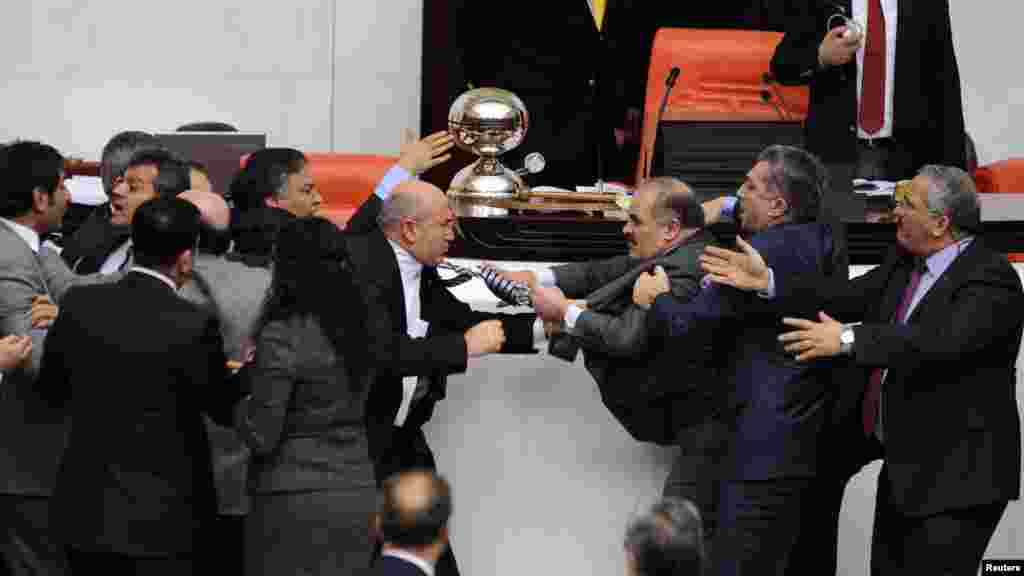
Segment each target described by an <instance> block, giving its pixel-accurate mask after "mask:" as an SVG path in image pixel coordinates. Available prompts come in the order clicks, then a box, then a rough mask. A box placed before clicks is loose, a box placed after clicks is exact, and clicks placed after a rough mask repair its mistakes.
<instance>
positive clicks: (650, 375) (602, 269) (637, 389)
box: [501, 178, 727, 556]
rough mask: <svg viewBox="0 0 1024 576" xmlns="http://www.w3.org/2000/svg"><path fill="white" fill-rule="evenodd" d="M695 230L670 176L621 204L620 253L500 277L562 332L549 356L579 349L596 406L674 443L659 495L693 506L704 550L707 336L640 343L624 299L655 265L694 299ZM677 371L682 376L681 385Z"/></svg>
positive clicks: (708, 489) (697, 212)
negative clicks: (679, 346)
mask: <svg viewBox="0 0 1024 576" xmlns="http://www.w3.org/2000/svg"><path fill="white" fill-rule="evenodd" d="M711 204H712V203H709V207H708V209H709V210H711V209H712V206H711ZM703 228H704V210H703V209H702V207H701V205H700V204H698V203H697V199H696V197H695V196H694V193H693V191H692V190H691V189H690V187H689V186H687V185H686V184H684V183H683V182H681V181H679V180H676V179H674V178H655V179H652V180H647V181H646V182H644V183H643V184H641V185H640V186H639V187H638V188H637V190H636V193H635V194H634V196H633V200H632V202H631V204H630V207H629V219H628V220H627V222H626V224H625V226H624V227H623V229H622V233H623V236H625V238H626V241H627V242H628V243H629V254H624V255H622V256H617V257H614V258H609V259H606V260H599V261H594V262H581V263H572V264H563V265H560V266H555V267H552V268H550V269H548V270H541V271H539V272H537V273H534V272H529V271H518V272H507V271H502V272H501V274H502V275H503V276H505V277H506V278H508V279H510V280H514V281H519V282H525V283H526V284H528V285H529V286H531V288H533V304H534V306H535V307H536V309H537V312H538V314H539V315H540V316H541V318H543V319H544V320H545V321H547V322H549V323H551V324H553V325H554V326H555V330H556V331H558V332H562V333H561V334H556V335H552V337H551V346H550V348H549V350H550V351H551V353H552V354H556V355H559V356H560V357H563V358H568V359H575V355H576V349H577V348H580V347H581V348H583V357H584V363H585V365H586V367H587V370H588V371H589V372H590V374H591V375H592V376H593V377H594V380H595V381H596V382H597V385H598V388H599V389H600V391H601V399H602V401H603V402H604V404H605V405H606V406H607V407H608V408H609V410H611V412H612V414H614V415H615V417H616V418H617V419H618V420H619V422H621V423H622V424H623V426H624V427H625V428H626V430H627V431H629V433H630V434H631V435H632V436H633V437H634V438H636V439H637V440H641V441H645V442H656V443H658V444H663V445H672V444H678V445H679V446H680V453H679V455H678V456H677V457H676V461H675V463H674V464H673V467H672V472H671V473H670V474H669V477H668V478H667V479H666V481H665V490H664V492H665V495H666V496H674V497H679V498H687V499H690V500H693V501H694V502H696V503H697V504H698V505H699V506H700V509H701V510H702V511H703V513H704V516H705V518H706V519H707V520H706V522H705V524H704V530H705V534H704V540H705V543H706V544H707V548H709V549H710V541H711V540H712V539H713V537H714V531H715V525H716V524H715V521H716V520H717V518H715V517H714V512H715V506H716V504H717V492H718V490H717V487H718V481H719V478H718V475H717V473H716V472H715V469H716V468H717V463H718V461H719V460H720V459H721V457H722V450H723V443H722V442H723V440H724V438H725V435H726V432H727V431H726V430H725V429H724V428H723V426H722V424H721V420H720V419H721V416H722V414H721V408H722V402H721V400H722V394H720V393H719V390H718V389H717V386H715V385H714V384H713V383H714V382H715V381H716V374H715V370H714V368H713V365H714V361H713V358H712V356H713V350H712V347H711V340H712V336H713V334H712V333H710V332H707V333H704V334H703V335H704V336H706V337H707V339H706V341H705V342H699V343H698V342H694V344H693V345H694V346H696V347H699V348H700V349H702V350H704V351H705V352H706V353H704V354H702V353H700V352H695V353H693V354H688V355H686V356H683V357H680V355H678V354H676V352H675V350H674V348H672V347H669V348H665V347H664V346H663V345H662V344H663V342H662V341H661V340H660V339H651V338H649V337H648V333H647V320H646V319H647V311H646V310H644V309H642V308H640V307H639V306H637V305H636V304H634V302H633V284H634V282H635V281H636V278H637V277H638V276H640V274H641V273H642V272H644V271H647V270H650V269H651V268H653V267H654V266H655V265H660V266H662V267H663V268H664V270H665V272H666V274H667V275H668V278H669V283H670V285H671V290H672V294H673V295H675V296H676V298H678V299H679V300H681V301H688V300H690V299H691V298H693V297H694V296H696V295H697V293H698V292H699V291H700V276H701V271H700V263H699V262H698V257H699V256H700V255H701V253H702V252H703V250H704V247H705V246H706V245H707V242H708V236H707V234H706V233H705V232H704V230H703ZM566 296H568V297H569V298H577V299H579V300H574V301H570V300H568V299H567V298H566ZM695 340H696V339H695ZM560 349H567V350H568V351H569V354H571V355H563V354H562V353H561V352H560ZM679 374H685V375H686V376H685V378H684V379H682V381H680V378H678V375H679ZM708 555H709V556H710V554H708Z"/></svg>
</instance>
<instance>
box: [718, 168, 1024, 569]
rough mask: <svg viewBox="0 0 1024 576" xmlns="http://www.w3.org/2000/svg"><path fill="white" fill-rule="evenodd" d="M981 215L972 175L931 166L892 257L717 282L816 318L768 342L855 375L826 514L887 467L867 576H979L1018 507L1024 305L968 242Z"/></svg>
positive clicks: (986, 254) (738, 272)
mask: <svg viewBox="0 0 1024 576" xmlns="http://www.w3.org/2000/svg"><path fill="white" fill-rule="evenodd" d="M979 215H980V208H979V205H978V198H977V193H976V191H975V188H974V183H973V180H972V179H971V178H970V176H969V175H967V174H966V173H965V172H964V171H963V170H960V169H959V168H955V167H947V166H933V165H929V166H925V167H924V168H922V169H921V170H920V173H919V174H918V176H917V177H915V178H914V180H913V181H912V183H911V190H910V194H909V196H908V197H907V198H906V199H905V200H903V201H902V203H901V204H900V205H899V206H898V207H897V208H896V216H897V218H898V220H897V239H898V241H899V246H898V247H895V248H894V249H893V250H892V251H891V253H890V254H889V255H888V257H887V258H886V260H885V262H884V263H883V264H882V265H881V266H878V267H877V268H874V269H873V270H871V271H869V272H868V273H867V274H864V275H863V276H860V277H858V278H855V279H853V280H848V281H839V279H835V281H833V282H823V281H822V280H821V279H820V278H814V277H799V276H794V275H792V274H789V273H786V272H781V271H780V270H777V269H774V266H773V265H772V264H771V263H770V262H769V263H767V264H766V263H765V262H764V261H763V260H762V259H761V258H760V256H759V255H758V254H757V252H756V251H754V250H752V249H750V248H749V247H746V248H745V250H746V254H736V253H733V254H724V253H723V257H722V258H719V259H718V260H717V266H718V267H717V268H714V271H715V274H716V278H717V279H718V280H720V281H722V282H725V283H728V284H731V285H734V286H737V287H741V288H744V289H755V288H756V289H759V290H764V291H766V292H767V294H768V295H774V296H775V300H777V302H775V304H777V305H778V307H779V308H780V309H782V310H787V311H789V312H791V313H794V315H796V314H800V315H804V316H805V317H806V316H807V315H812V317H813V315H815V314H817V316H816V321H814V320H803V319H799V318H787V319H786V320H785V322H786V324H789V325H790V326H793V327H794V328H795V330H793V331H792V332H789V333H787V334H784V335H783V336H781V337H780V340H782V341H784V342H786V343H787V344H786V350H787V351H788V352H789V353H791V354H793V355H795V356H796V360H797V361H799V362H806V361H809V360H815V359H819V358H829V357H841V356H847V357H849V358H851V359H852V360H853V361H854V362H855V363H856V364H857V365H858V366H861V367H863V369H864V371H863V372H862V374H861V376H862V378H861V379H860V381H859V382H857V383H856V385H854V386H847V387H846V389H845V390H841V391H840V403H839V405H838V406H837V410H838V411H839V413H840V414H842V415H845V416H846V418H845V420H846V422H847V424H848V425H847V427H846V430H847V432H848V434H847V440H846V441H845V442H843V443H842V444H841V445H839V446H837V448H838V449H840V450H842V453H843V454H845V455H846V460H847V463H846V464H847V465H846V467H845V468H843V469H841V470H837V475H838V474H839V473H840V472H845V474H842V475H840V476H839V478H838V480H837V481H836V483H835V486H834V490H833V498H834V499H835V501H836V503H837V505H838V502H839V501H840V500H841V499H842V488H843V485H844V484H845V481H846V479H847V478H849V476H850V475H852V474H853V473H855V472H856V471H857V470H858V469H859V468H860V467H861V466H862V465H863V464H864V463H866V462H868V461H870V460H872V459H874V458H878V457H882V458H883V459H884V464H883V466H882V471H881V474H880V475H879V479H878V496H877V498H876V504H875V522H874V533H873V535H872V544H871V552H872V553H871V571H872V574H905V573H907V572H908V571H913V572H919V573H922V574H925V573H928V574H933V573H934V574H972V573H974V572H976V571H977V570H978V565H979V563H980V561H981V558H982V554H983V553H984V551H985V547H986V546H987V544H988V541H989V539H990V538H991V536H992V533H993V532H994V531H995V528H996V525H997V524H998V522H999V519H1000V517H1001V516H1002V513H1003V510H1004V509H1005V508H1006V505H1007V502H1008V501H1010V500H1016V499H1017V498H1018V495H1019V492H1020V469H1019V463H1020V454H1021V452H1020V450H1021V447H1020V422H1019V418H1018V415H1017V402H1016V398H1015V389H1016V369H1015V364H1016V360H1017V354H1018V352H1019V350H1020V341H1021V332H1022V327H1024V292H1022V289H1021V281H1020V278H1019V276H1018V275H1017V272H1016V271H1015V270H1014V269H1013V268H1012V267H1011V266H1010V264H1009V263H1008V262H1007V261H1006V258H1005V257H1004V256H1003V255H1001V254H999V253H996V252H994V251H992V250H991V249H989V248H987V247H986V246H985V244H984V241H983V240H982V239H980V238H977V237H976V236H975V234H976V232H977V230H978V227H979V224H980V216H979ZM819 311H820V312H819ZM829 315H831V316H829ZM832 317H834V318H836V320H833V319H832ZM840 322H844V323H846V324H842V323H840ZM850 323H857V324H856V325H855V324H850ZM922 415H926V416H925V417H922ZM833 529H834V527H833ZM833 553H834V544H833ZM823 568H825V569H827V568H828V567H827V566H824V567H823Z"/></svg>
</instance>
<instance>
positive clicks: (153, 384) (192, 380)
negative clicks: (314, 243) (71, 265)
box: [39, 272, 241, 556]
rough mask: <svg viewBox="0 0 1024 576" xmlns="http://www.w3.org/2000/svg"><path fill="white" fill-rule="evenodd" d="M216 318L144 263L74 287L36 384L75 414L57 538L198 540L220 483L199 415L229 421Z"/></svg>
mask: <svg viewBox="0 0 1024 576" xmlns="http://www.w3.org/2000/svg"><path fill="white" fill-rule="evenodd" d="M226 376H227V373H226V368H225V359H224V348H223V344H222V342H221V336H220V330H219V328H218V325H217V321H216V318H215V317H214V316H213V315H211V314H209V313H207V312H204V311H201V310H200V309H199V308H197V307H196V306H195V305H193V304H191V303H189V302H186V301H185V300H183V299H181V298H179V297H178V296H177V295H176V294H175V292H174V291H172V290H171V288H170V287H169V286H167V285H166V284H164V283H162V282H161V281H160V280H158V279H156V278H153V277H151V276H147V275H144V274H141V273H138V272H132V273H129V274H127V275H126V276H125V277H124V279H122V280H121V281H120V282H118V283H116V284H109V285H98V286H86V287H80V288H76V289H74V290H72V291H71V292H69V293H68V295H67V296H66V297H65V299H64V303H63V306H62V307H61V313H60V316H59V317H58V319H57V321H56V322H55V323H54V325H53V327H52V328H51V330H50V333H49V335H48V336H47V341H46V350H45V352H44V356H43V367H42V370H41V374H40V382H39V386H40V389H41V392H42V394H43V395H44V396H45V397H46V398H47V399H48V400H49V401H50V402H51V403H52V404H54V405H63V404H66V405H67V408H68V412H69V416H70V419H71V422H72V426H71V432H70V434H69V438H68V443H67V448H66V450H65V452H64V456H63V459H62V461H61V466H60V470H59V472H58V474H57V481H56V487H55V488H54V493H53V498H52V504H51V516H52V526H54V527H55V529H56V530H57V532H58V538H59V539H60V540H61V541H63V542H64V543H66V544H68V545H70V546H72V547H75V548H77V549H81V550H86V551H97V552H111V553H117V554H123V555H130V556H149V555H157V556H163V555H172V554H184V553H191V552H193V551H194V541H195V542H198V541H199V540H200V539H201V538H202V535H203V529H205V528H207V527H208V520H209V519H211V518H213V517H214V515H215V513H216V510H217V506H216V494H215V492H214V486H213V475H212V471H211V468H210V449H209V444H208V442H207V437H206V428H205V426H204V425H203V419H202V414H204V413H205V414H208V415H209V416H210V417H211V418H213V419H214V420H215V421H217V422H218V423H221V424H224V425H230V422H231V408H232V406H233V405H234V403H235V402H236V400H238V399H239V398H240V396H241V393H240V391H239V390H238V388H237V386H231V385H228V383H227V382H226Z"/></svg>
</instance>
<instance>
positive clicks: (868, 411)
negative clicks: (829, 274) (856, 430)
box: [861, 263, 925, 436]
mask: <svg viewBox="0 0 1024 576" xmlns="http://www.w3.org/2000/svg"><path fill="white" fill-rule="evenodd" d="M924 270H925V267H924V264H923V263H921V264H919V265H916V266H914V271H913V272H911V273H910V282H908V283H907V289H906V290H905V291H904V292H903V300H901V301H900V305H899V307H897V308H896V313H895V314H893V317H892V321H893V322H899V323H901V324H902V323H904V322H906V320H907V319H906V315H907V309H908V308H910V302H911V301H912V300H913V299H914V292H916V291H917V286H918V284H920V283H921V276H922V275H923V274H924ZM881 397H882V369H881V368H875V369H874V370H872V371H871V377H870V378H869V379H868V387H867V388H866V389H865V390H864V406H863V411H862V413H861V417H862V423H863V424H864V434H865V435H866V436H871V434H872V433H874V431H875V421H876V420H877V418H878V408H879V405H880V400H881Z"/></svg>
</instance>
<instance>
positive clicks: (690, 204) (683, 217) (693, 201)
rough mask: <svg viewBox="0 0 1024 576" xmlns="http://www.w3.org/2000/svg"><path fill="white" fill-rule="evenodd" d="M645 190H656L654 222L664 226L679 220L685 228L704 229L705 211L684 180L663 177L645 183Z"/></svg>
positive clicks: (642, 185) (643, 185)
mask: <svg viewBox="0 0 1024 576" xmlns="http://www.w3.org/2000/svg"><path fill="white" fill-rule="evenodd" d="M640 186H641V187H643V188H653V190H654V194H655V196H654V208H653V210H654V221H655V222H657V223H658V224H661V225H662V226H666V225H668V224H671V223H672V221H673V220H677V221H678V222H679V225H680V226H681V227H683V228H703V227H704V209H703V208H701V205H700V203H699V202H697V195H696V194H694V192H693V190H692V189H691V188H690V187H689V186H688V185H687V184H686V183H685V182H683V181H682V180H678V179H676V178H670V177H667V176H662V177H659V178H652V179H651V180H646V181H644V183H643V184H641V185H640Z"/></svg>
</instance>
